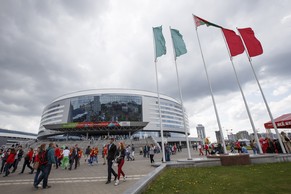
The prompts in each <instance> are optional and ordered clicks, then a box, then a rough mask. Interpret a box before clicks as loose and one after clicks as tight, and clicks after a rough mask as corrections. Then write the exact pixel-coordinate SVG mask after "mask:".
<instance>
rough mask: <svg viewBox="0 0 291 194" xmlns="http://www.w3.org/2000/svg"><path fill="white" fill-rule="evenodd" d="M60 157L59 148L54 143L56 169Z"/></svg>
mask: <svg viewBox="0 0 291 194" xmlns="http://www.w3.org/2000/svg"><path fill="white" fill-rule="evenodd" d="M60 158H61V150H60V148H59V146H58V144H56V148H55V161H56V169H58V168H59V166H60Z"/></svg>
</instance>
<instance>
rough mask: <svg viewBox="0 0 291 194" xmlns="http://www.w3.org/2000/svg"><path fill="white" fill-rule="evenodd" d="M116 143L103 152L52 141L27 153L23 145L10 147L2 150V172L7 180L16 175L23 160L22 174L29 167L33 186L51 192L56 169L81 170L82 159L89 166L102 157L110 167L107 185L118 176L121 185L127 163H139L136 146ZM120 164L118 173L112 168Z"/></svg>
mask: <svg viewBox="0 0 291 194" xmlns="http://www.w3.org/2000/svg"><path fill="white" fill-rule="evenodd" d="M115 142H116V140H115V139H114V138H110V139H109V143H108V144H104V145H103V146H102V150H100V152H101V154H100V153H99V149H98V146H92V147H91V145H88V147H87V148H85V149H84V150H85V152H84V153H83V149H81V148H79V146H78V144H76V145H75V146H72V147H68V146H62V147H59V146H58V145H57V144H55V143H53V142H51V143H49V145H48V146H47V145H46V144H41V145H40V146H39V147H37V148H36V149H33V148H32V147H29V148H28V150H27V152H26V153H25V152H24V150H23V149H22V146H21V145H17V146H14V145H13V146H11V147H9V148H1V149H0V156H1V171H0V173H1V174H2V173H3V174H4V176H3V177H7V176H9V174H11V173H15V172H16V170H17V167H18V164H19V163H20V161H22V164H23V166H22V168H21V171H20V172H19V173H18V174H23V173H24V172H25V169H26V167H27V168H28V169H29V174H34V179H33V187H34V188H36V189H38V188H39V187H40V186H39V185H40V184H41V182H42V188H43V189H47V188H50V187H51V186H50V185H48V178H49V175H50V172H51V170H52V168H53V167H55V168H56V169H58V168H60V169H63V170H72V169H77V168H78V167H79V166H80V160H81V158H82V157H84V159H85V163H87V164H88V165H89V166H93V165H97V164H98V162H99V161H98V155H101V157H102V162H101V163H103V165H106V164H107V165H108V178H107V182H106V183H107V184H108V183H110V182H111V174H113V175H114V181H115V185H116V186H117V185H119V183H120V182H119V181H120V178H121V175H122V177H123V180H124V181H125V180H126V176H125V173H124V171H123V169H122V167H123V165H124V162H125V160H127V161H129V160H131V161H133V160H135V157H134V151H135V147H134V145H133V144H132V145H127V146H126V145H125V144H124V143H123V142H122V141H120V142H119V143H118V145H115ZM113 164H116V166H117V169H118V170H117V173H116V172H115V171H114V169H113V168H112V165H113Z"/></svg>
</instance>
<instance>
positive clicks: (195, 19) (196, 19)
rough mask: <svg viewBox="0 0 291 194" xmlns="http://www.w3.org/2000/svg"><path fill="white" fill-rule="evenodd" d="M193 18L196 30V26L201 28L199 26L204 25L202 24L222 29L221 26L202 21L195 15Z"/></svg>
mask: <svg viewBox="0 0 291 194" xmlns="http://www.w3.org/2000/svg"><path fill="white" fill-rule="evenodd" d="M193 18H194V22H195V25H196V28H197V27H198V26H201V25H204V24H205V25H206V26H207V27H209V26H213V27H216V28H222V27H221V26H219V25H216V24H214V23H211V22H209V21H207V20H205V19H202V18H200V17H198V16H196V15H193Z"/></svg>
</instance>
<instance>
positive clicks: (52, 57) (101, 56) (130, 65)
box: [0, 0, 291, 139]
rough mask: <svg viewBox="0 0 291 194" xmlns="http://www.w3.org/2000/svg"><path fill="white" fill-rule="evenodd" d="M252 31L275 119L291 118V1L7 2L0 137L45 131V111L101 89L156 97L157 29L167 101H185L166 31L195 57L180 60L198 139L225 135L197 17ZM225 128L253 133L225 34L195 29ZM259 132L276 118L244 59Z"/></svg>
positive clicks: (1, 23) (0, 42) (2, 16)
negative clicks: (162, 43)
mask: <svg viewBox="0 0 291 194" xmlns="http://www.w3.org/2000/svg"><path fill="white" fill-rule="evenodd" d="M192 14H195V15H197V16H199V17H201V18H204V19H206V20H209V21H210V22H213V23H216V24H218V25H221V26H223V27H225V28H229V29H233V30H235V28H236V27H239V28H244V27H252V29H253V30H254V31H255V33H256V37H257V38H258V39H259V40H260V41H261V43H262V46H263V49H264V53H263V54H262V55H260V56H257V57H254V58H253V59H252V62H253V66H254V69H255V72H256V74H257V76H258V79H259V81H260V83H261V86H262V88H263V91H264V94H265V96H266V99H267V101H268V104H269V106H270V109H271V111H272V114H273V116H274V117H277V116H280V115H281V114H284V113H290V112H291V111H290V104H291V92H290V89H291V76H290V75H291V64H290V61H291V41H290V35H291V4H290V1H288V0H281V1H276V3H275V2H274V1H271V0H257V1H252V0H245V1H232V0H225V1H219V2H218V1H216V0H208V1H203V2H201V1H196V0H184V1H169V0H168V1H166V0H160V1H157V0H145V1H136V0H123V1H117V0H115V1H114V0H70V1H65V0H63V1H61V0H60V1H50V0H47V1H37V0H24V1H20V0H9V1H5V0H1V6H0V68H1V70H0V128H4V129H11V130H21V131H27V132H35V133H37V132H38V127H39V122H40V116H41V113H42V111H43V108H44V107H45V106H46V105H47V104H49V103H50V102H51V101H52V100H53V99H55V98H56V97H58V96H61V95H63V94H66V93H70V92H74V91H79V90H86V89H99V88H127V89H140V90H147V91H153V92H156V81H155V80H156V79H155V66H154V51H153V33H152V27H156V26H160V25H162V26H163V33H164V36H165V39H166V46H167V55H164V56H162V57H160V58H158V74H159V86H160V92H161V93H163V94H166V95H169V96H172V97H174V98H177V99H179V90H178V86H177V79H176V70H175V63H174V59H173V48H172V43H171V38H170V32H169V27H170V26H171V28H175V29H178V30H179V31H180V33H181V34H182V35H183V38H184V41H185V43H186V47H187V50H188V53H187V54H185V55H182V56H180V57H179V58H178V59H177V64H178V70H179V75H180V85H181V90H182V95H183V101H184V105H185V107H186V110H187V113H188V117H189V123H190V127H191V134H192V135H193V136H195V135H196V128H195V127H196V125H197V124H203V125H204V126H205V128H206V134H207V136H209V137H211V138H212V139H213V138H214V131H216V130H218V125H217V121H216V117H215V112H214V108H213V103H212V100H211V96H210V92H209V88H208V84H207V79H206V75H205V71H204V67H203V63H202V58H201V54H200V50H199V45H198V39H197V37H196V32H195V26H194V22H193V18H192ZM198 33H199V38H200V41H201V45H202V50H203V54H204V57H205V62H206V65H207V69H208V73H209V78H210V81H211V85H212V88H213V93H214V98H215V101H216V105H217V110H218V113H219V116H220V121H221V125H222V127H223V130H224V136H226V133H227V132H226V130H228V132H229V131H230V129H232V131H233V132H238V131H240V130H248V131H249V132H251V131H252V128H251V125H250V121H249V119H248V115H247V112H246V109H245V105H244V103H243V100H242V96H241V93H240V90H239V87H238V85H237V82H236V79H235V76H234V72H233V69H232V66H231V63H230V60H229V57H228V53H227V50H226V46H225V43H224V40H223V38H222V34H221V31H220V30H219V29H217V28H213V27H206V26H201V27H199V28H198ZM233 61H234V65H235V67H236V70H237V73H238V77H239V80H240V83H241V85H242V88H243V92H244V94H245V96H246V100H247V102H248V105H249V108H250V112H251V115H252V117H253V120H254V122H255V127H256V128H257V129H258V130H259V132H264V131H265V129H264V125H263V124H264V122H267V121H269V120H270V119H269V116H268V113H267V110H266V107H265V104H264V102H263V99H262V96H261V93H260V91H259V88H258V85H257V82H256V80H255V78H254V75H253V73H252V70H251V67H250V64H249V62H248V58H247V57H246V54H245V53H244V54H242V55H240V56H237V57H235V58H234V59H233Z"/></svg>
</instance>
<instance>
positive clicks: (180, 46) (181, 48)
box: [171, 29, 187, 57]
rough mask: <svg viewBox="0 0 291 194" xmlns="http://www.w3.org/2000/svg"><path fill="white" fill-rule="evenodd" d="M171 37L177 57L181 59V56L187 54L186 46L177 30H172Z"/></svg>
mask: <svg viewBox="0 0 291 194" xmlns="http://www.w3.org/2000/svg"><path fill="white" fill-rule="evenodd" d="M171 36H172V40H173V46H174V50H175V57H179V56H180V55H183V54H185V53H187V49H186V45H185V42H184V40H183V36H182V35H181V34H180V32H179V31H178V30H176V29H171Z"/></svg>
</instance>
